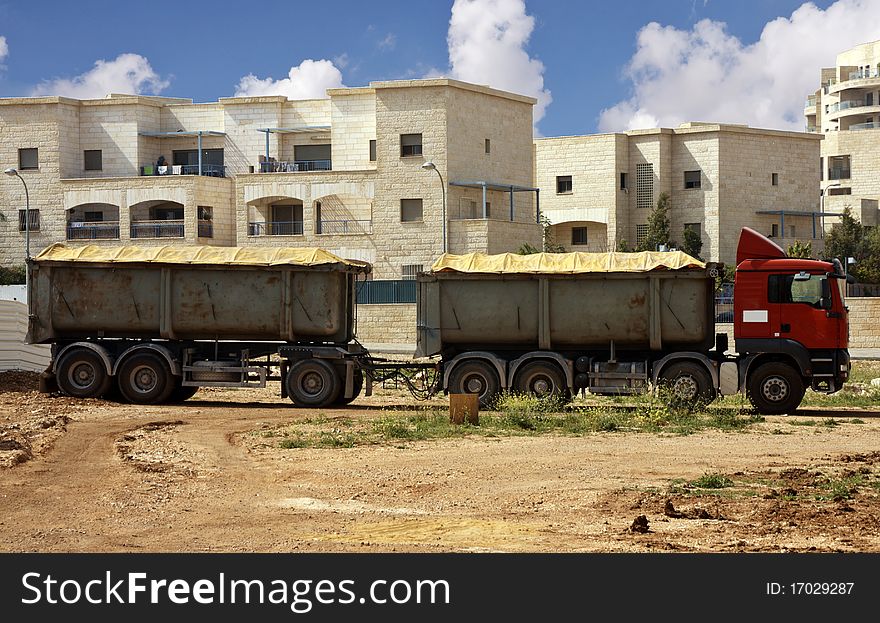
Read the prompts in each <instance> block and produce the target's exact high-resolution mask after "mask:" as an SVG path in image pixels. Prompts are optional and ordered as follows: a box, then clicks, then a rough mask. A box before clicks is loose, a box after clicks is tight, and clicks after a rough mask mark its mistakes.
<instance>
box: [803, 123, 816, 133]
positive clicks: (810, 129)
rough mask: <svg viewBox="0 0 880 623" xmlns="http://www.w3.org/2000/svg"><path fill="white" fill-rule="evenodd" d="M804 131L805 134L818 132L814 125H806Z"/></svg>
mask: <svg viewBox="0 0 880 623" xmlns="http://www.w3.org/2000/svg"><path fill="white" fill-rule="evenodd" d="M805 129H806V131H807V132H816V131H817V130H818V128H816V126H814V125H808V126H807V127H806V128H805Z"/></svg>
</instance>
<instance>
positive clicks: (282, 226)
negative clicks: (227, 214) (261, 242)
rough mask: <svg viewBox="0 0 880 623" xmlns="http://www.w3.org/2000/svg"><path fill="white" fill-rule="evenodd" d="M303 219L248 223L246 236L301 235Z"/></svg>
mask: <svg viewBox="0 0 880 623" xmlns="http://www.w3.org/2000/svg"><path fill="white" fill-rule="evenodd" d="M302 233H303V221H288V222H282V221H269V222H268V223H248V236H302Z"/></svg>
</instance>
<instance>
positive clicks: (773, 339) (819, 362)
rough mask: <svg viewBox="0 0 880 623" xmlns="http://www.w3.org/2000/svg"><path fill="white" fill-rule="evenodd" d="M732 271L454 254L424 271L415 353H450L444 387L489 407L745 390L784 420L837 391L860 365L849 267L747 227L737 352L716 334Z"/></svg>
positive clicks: (630, 261) (588, 258)
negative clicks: (721, 276)
mask: <svg viewBox="0 0 880 623" xmlns="http://www.w3.org/2000/svg"><path fill="white" fill-rule="evenodd" d="M719 268H720V267H719V266H717V265H706V264H704V263H703V262H700V261H698V260H696V259H694V258H692V257H690V256H687V255H685V254H684V253H682V252H662V253H661V252H658V253H653V252H643V253H565V254H550V253H539V254H534V255H525V256H523V255H516V254H500V255H483V254H468V255H458V256H456V255H444V256H442V257H441V258H440V259H439V260H438V261H437V262H435V264H434V265H433V266H432V268H431V270H430V272H428V273H424V274H422V275H420V276H419V277H418V297H417V298H418V310H417V317H418V321H417V322H418V326H417V341H418V343H417V350H416V355H417V356H422V357H425V356H435V355H439V356H440V358H441V362H442V376H441V378H440V386H441V387H440V388H442V389H443V390H444V391H446V392H449V393H475V394H478V395H479V398H480V401H481V403H482V404H483V405H488V404H491V402H492V401H493V399H494V397H495V396H496V395H497V394H498V393H499V392H502V391H515V392H524V393H530V394H536V395H538V396H556V397H559V398H562V399H566V398H568V397H570V396H571V395H572V394H575V393H577V392H589V393H594V394H632V393H638V392H644V391H647V390H649V389H650V388H659V387H666V388H668V390H669V392H670V399H671V400H674V401H680V402H682V403H689V404H692V403H695V402H710V401H712V400H714V399H715V398H716V396H718V395H730V394H735V393H737V392H741V391H742V392H745V393H746V394H747V396H748V397H749V399H750V401H751V402H752V404H753V405H754V406H755V408H756V409H757V410H758V411H759V412H760V413H763V414H780V413H788V412H792V411H794V410H795V409H796V408H797V406H798V405H799V404H800V402H801V400H802V399H803V396H804V393H805V391H806V388H807V387H810V388H812V389H813V390H815V391H819V392H825V393H833V392H836V391H838V390H839V389H840V388H841V387H842V385H843V383H844V382H845V381H846V380H847V378H848V375H849V370H850V358H849V353H848V351H847V343H848V326H847V312H846V308H845V306H844V300H843V290H842V288H841V287H840V286H841V284H843V283H844V280H845V278H846V276H845V274H844V272H843V270H842V266H841V265H840V262H839V261H837V260H835V261H834V262H823V261H817V260H808V259H795V258H788V257H786V254H785V252H784V251H783V250H782V248H781V247H779V246H778V245H777V244H776V243H774V242H773V241H772V240H769V239H768V238H766V237H764V236H762V235H761V234H760V233H758V232H756V231H754V230H752V229H749V228H744V229H743V230H742V232H741V236H740V241H739V246H738V249H737V270H736V278H735V283H734V297H733V300H734V316H735V318H734V339H735V349H734V351H733V352H729V351H730V349H729V345H728V343H727V334H726V333H720V334H717V335H716V334H715V315H714V296H713V295H714V290H715V279H716V277H717V275H718V270H719ZM835 284H837V286H835Z"/></svg>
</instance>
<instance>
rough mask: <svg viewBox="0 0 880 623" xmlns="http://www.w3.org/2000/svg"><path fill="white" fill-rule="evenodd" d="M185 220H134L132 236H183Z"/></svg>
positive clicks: (133, 237)
mask: <svg viewBox="0 0 880 623" xmlns="http://www.w3.org/2000/svg"><path fill="white" fill-rule="evenodd" d="M183 229H184V228H183V220H182V219H181V220H176V219H173V220H172V219H168V220H164V221H132V223H131V228H130V237H131V238H132V239H135V238H183Z"/></svg>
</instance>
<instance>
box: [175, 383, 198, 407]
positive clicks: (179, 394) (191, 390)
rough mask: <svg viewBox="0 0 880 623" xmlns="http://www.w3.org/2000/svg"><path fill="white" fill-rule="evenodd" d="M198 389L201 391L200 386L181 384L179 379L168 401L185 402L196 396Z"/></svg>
mask: <svg viewBox="0 0 880 623" xmlns="http://www.w3.org/2000/svg"><path fill="white" fill-rule="evenodd" d="M197 391H199V388H198V386H196V385H181V384H180V381H177V383H176V384H175V385H174V389H173V390H172V391H171V395H170V396H168V402H170V403H172V404H173V403H177V402H184V401H186V400H189V399H190V398H192V397H193V396H195V395H196V392H197Z"/></svg>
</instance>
